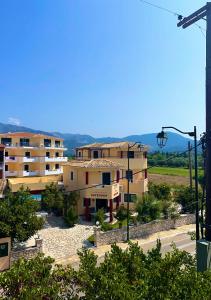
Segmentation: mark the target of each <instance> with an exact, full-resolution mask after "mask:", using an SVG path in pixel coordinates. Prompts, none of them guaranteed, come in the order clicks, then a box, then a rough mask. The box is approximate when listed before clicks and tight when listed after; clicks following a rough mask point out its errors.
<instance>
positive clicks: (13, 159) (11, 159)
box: [5, 156, 18, 163]
mask: <svg viewBox="0 0 211 300" xmlns="http://www.w3.org/2000/svg"><path fill="white" fill-rule="evenodd" d="M8 162H14V163H16V162H18V157H17V156H5V163H8Z"/></svg>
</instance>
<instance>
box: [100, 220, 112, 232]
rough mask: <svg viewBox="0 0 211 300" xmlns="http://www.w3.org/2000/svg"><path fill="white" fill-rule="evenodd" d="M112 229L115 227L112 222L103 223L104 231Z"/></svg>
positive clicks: (102, 228)
mask: <svg viewBox="0 0 211 300" xmlns="http://www.w3.org/2000/svg"><path fill="white" fill-rule="evenodd" d="M112 229H113V226H112V224H109V223H106V222H103V223H102V225H101V230H102V231H109V230H112Z"/></svg>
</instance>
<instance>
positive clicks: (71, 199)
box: [64, 192, 80, 213]
mask: <svg viewBox="0 0 211 300" xmlns="http://www.w3.org/2000/svg"><path fill="white" fill-rule="evenodd" d="M79 199H80V194H79V193H78V192H70V193H66V194H64V203H65V204H64V208H65V213H66V211H67V210H68V209H69V208H70V207H76V205H77V202H78V200H79Z"/></svg>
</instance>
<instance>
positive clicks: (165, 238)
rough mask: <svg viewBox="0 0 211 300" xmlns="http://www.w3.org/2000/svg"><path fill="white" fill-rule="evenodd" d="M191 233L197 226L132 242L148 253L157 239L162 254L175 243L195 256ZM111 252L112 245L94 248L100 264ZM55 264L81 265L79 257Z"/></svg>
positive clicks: (186, 226)
mask: <svg viewBox="0 0 211 300" xmlns="http://www.w3.org/2000/svg"><path fill="white" fill-rule="evenodd" d="M190 231H195V225H184V226H181V227H178V228H176V229H172V230H168V231H162V232H159V233H155V234H153V235H151V236H149V237H148V238H145V239H140V240H132V242H138V244H139V245H140V246H141V247H142V248H143V249H144V251H147V250H149V249H151V248H152V247H154V246H155V245H156V241H157V239H160V240H161V243H162V253H166V252H167V251H170V250H171V244H172V242H175V244H176V246H177V247H178V248H179V249H183V250H186V251H188V252H189V253H191V254H194V252H195V241H191V239H190V236H189V235H188V234H187V232H190ZM117 245H118V246H119V247H121V248H122V249H124V250H125V249H126V248H127V247H128V245H127V243H118V244H117ZM110 250H111V245H103V246H99V247H97V248H96V247H92V251H93V252H94V253H95V254H96V255H97V256H98V262H101V261H102V260H103V258H104V255H105V253H106V252H109V251H110ZM55 262H56V263H58V264H62V265H67V264H71V265H72V266H73V267H75V268H77V267H78V265H79V257H78V255H72V256H67V257H65V258H59V259H56V261H55Z"/></svg>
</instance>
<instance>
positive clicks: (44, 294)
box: [0, 240, 211, 300]
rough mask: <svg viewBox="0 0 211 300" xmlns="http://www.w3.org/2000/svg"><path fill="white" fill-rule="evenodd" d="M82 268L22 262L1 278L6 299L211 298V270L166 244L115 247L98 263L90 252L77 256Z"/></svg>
mask: <svg viewBox="0 0 211 300" xmlns="http://www.w3.org/2000/svg"><path fill="white" fill-rule="evenodd" d="M78 255H79V258H80V264H79V269H78V270H77V271H75V270H73V269H72V268H71V266H68V267H62V266H54V268H52V262H53V260H52V259H50V258H49V257H48V258H45V257H43V256H42V255H39V256H38V257H36V258H33V259H31V260H25V259H20V260H19V261H17V262H15V263H14V265H13V266H12V268H11V269H10V270H9V271H6V272H4V273H1V274H0V290H1V293H2V298H3V299H9V300H10V299H11V300H12V299H17V300H22V299H30V300H36V299H41V300H46V299H49V300H50V299H69V300H79V299H81V300H86V299H88V300H97V299H103V300H111V299H113V300H122V299H124V300H131V299H132V300H142V299H143V300H147V299H153V300H161V299H168V300H176V299H178V300H183V299H192V300H196V299H202V300H209V299H210V295H211V284H210V282H211V272H210V271H207V272H203V273H197V272H196V260H195V258H194V257H193V256H192V255H191V254H189V253H187V252H185V251H181V250H178V249H176V248H175V247H174V246H173V248H172V251H171V252H168V253H166V254H165V255H161V243H160V241H159V240H158V242H157V246H156V247H155V248H153V249H152V250H150V251H148V252H147V253H144V252H143V250H142V249H141V248H140V247H139V246H138V244H136V243H129V244H128V248H127V249H126V250H122V249H121V248H120V247H118V246H117V245H115V244H114V245H112V247H111V251H110V252H108V253H106V255H105V259H104V261H103V262H101V263H100V264H98V263H97V258H98V257H97V255H95V254H94V253H93V251H91V250H90V249H82V250H81V251H79V252H78Z"/></svg>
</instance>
